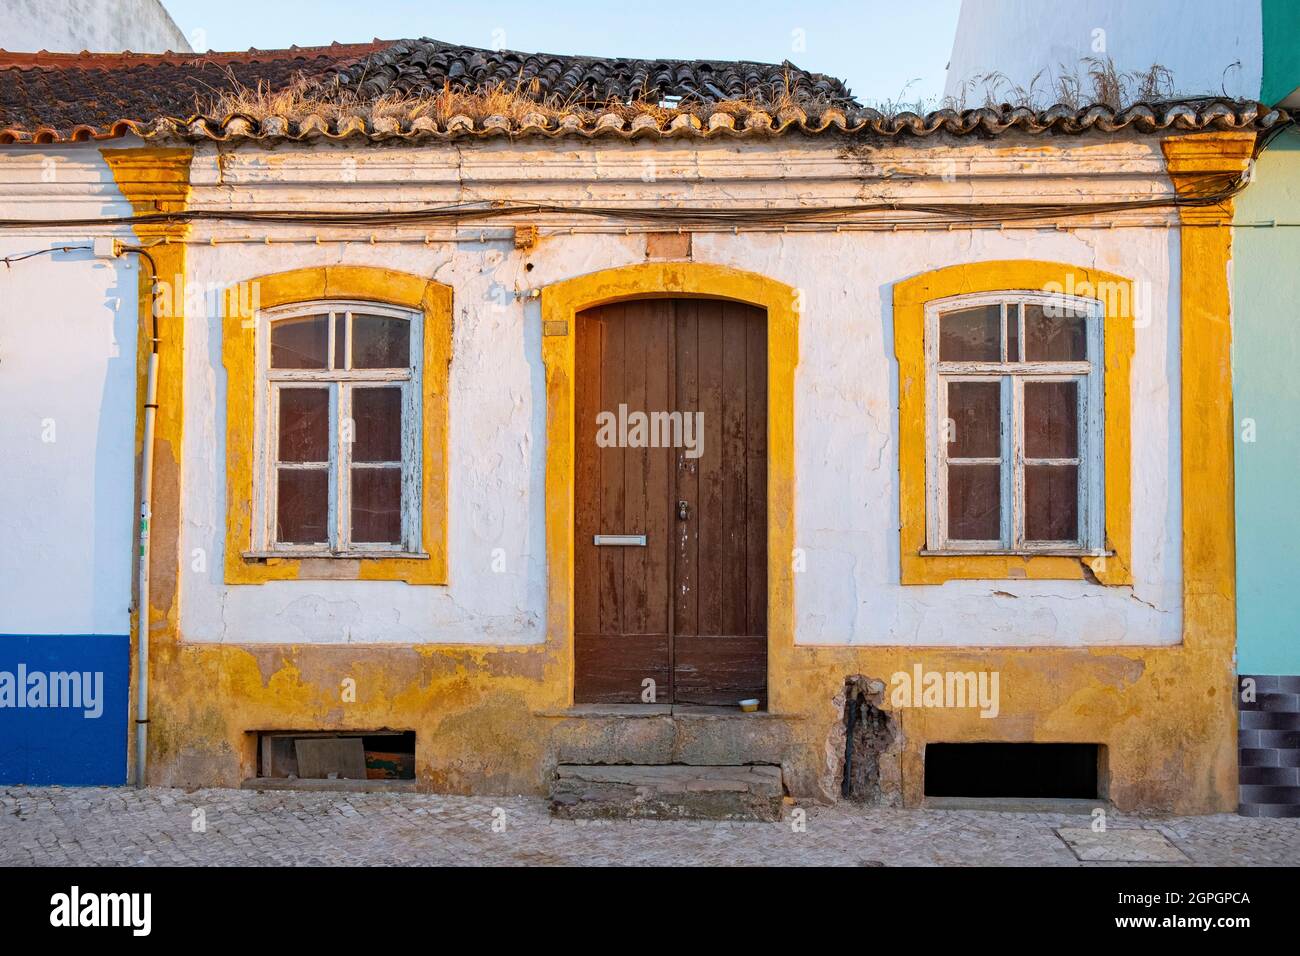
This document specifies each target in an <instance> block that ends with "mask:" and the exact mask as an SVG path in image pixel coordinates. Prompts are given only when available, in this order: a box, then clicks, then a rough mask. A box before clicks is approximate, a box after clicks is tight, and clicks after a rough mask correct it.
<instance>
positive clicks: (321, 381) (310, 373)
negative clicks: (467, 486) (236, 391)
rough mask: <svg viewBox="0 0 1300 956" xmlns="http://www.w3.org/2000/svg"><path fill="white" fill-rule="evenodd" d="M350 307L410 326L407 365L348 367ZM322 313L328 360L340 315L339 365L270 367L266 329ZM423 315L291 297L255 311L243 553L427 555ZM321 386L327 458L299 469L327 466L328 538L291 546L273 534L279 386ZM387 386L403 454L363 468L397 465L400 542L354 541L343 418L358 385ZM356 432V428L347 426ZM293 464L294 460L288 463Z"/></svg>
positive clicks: (347, 414)
mask: <svg viewBox="0 0 1300 956" xmlns="http://www.w3.org/2000/svg"><path fill="white" fill-rule="evenodd" d="M354 313H363V314H365V315H380V316H387V317H390V318H396V319H402V320H404V321H405V322H406V323H407V328H408V329H409V330H410V364H409V365H408V367H406V368H401V369H353V368H352V367H351V366H352V348H351V345H352V343H351V337H352V316H353V314H354ZM321 315H324V316H327V317H328V318H327V323H328V327H329V340H328V344H327V346H326V347H327V349H328V356H329V364H330V365H331V366H332V365H333V364H334V359H335V354H336V345H337V343H336V335H337V325H338V322H337V321H336V317H338V316H344V317H345V318H346V321H345V322H344V334H345V336H346V337H347V339H348V341H347V342H346V343H345V344H346V347H345V349H344V359H345V365H346V367H345V368H342V369H335V368H327V369H275V368H271V327H272V325H273V324H274V323H276V322H279V321H282V320H285V319H294V318H308V317H312V316H321ZM423 324H424V317H423V315H422V314H421V313H420V312H417V311H413V310H410V309H401V308H397V307H394V306H388V305H381V304H378V303H373V302H359V301H338V300H323V301H316V302H303V303H294V304H292V305H285V306H279V307H276V308H273V309H266V310H263V311H260V312H259V313H258V316H257V322H256V329H255V332H254V340H255V341H254V348H255V357H256V368H257V372H256V375H257V381H256V390H257V402H256V408H255V413H254V414H255V431H254V434H255V435H256V436H257V437H256V447H255V448H254V469H253V475H254V482H253V484H254V487H253V542H252V549H251V550H250V551H248V552H245V557H252V558H259V557H299V558H303V557H321V558H393V557H401V558H427V557H428V555H427V554H425V553H424V552H423V551H421V549H420V543H421V541H422V540H423V539H422V534H421V530H422V529H421V520H422V516H421V513H420V503H421V502H422V501H423V494H422V480H423V474H422V470H423V469H422V466H421V463H422V455H421V448H420V445H421V442H420V436H421V435H422V434H423V417H422V415H423V409H422V407H421V400H420V399H421V395H422V390H421V382H420V375H421V371H422V358H423V355H424V345H423V338H424V328H423ZM312 385H315V386H320V387H325V388H328V389H329V393H330V423H329V427H330V460H329V462H328V463H327V464H322V465H315V464H308V465H305V466H300V467H308V468H312V467H314V468H328V469H329V519H328V522H329V541H328V542H327V543H326V544H324V545H317V544H293V543H288V542H280V541H277V540H276V506H277V502H276V493H277V488H278V482H277V480H276V469H277V468H278V467H281V466H280V463H279V462H278V436H279V420H280V416H279V393H280V390H281V389H282V388H285V387H294V386H312ZM374 386H380V387H383V386H389V387H396V388H400V389H401V391H402V403H401V404H402V426H401V427H402V460H401V461H400V462H392V463H387V464H381V465H376V464H375V463H372V462H364V463H363V465H364V466H365V467H395V468H400V469H401V471H402V534H401V537H402V540H401V542H400V543H396V544H395V543H391V542H355V543H354V542H353V541H352V537H351V514H352V508H351V497H350V494H351V475H352V443H351V442H350V441H348V440H346V439H347V434H346V432H345V430H344V429H343V428H342V427H341V423H342V422H345V421H347V420H348V419H349V418H350V417H351V408H352V390H353V389H354V388H357V387H374ZM352 431H353V432H355V428H354V429H352ZM290 467H294V466H292V465H291V466H290Z"/></svg>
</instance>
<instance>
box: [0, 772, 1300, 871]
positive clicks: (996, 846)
mask: <svg viewBox="0 0 1300 956" xmlns="http://www.w3.org/2000/svg"><path fill="white" fill-rule="evenodd" d="M793 809H795V808H789V809H787V812H786V819H785V820H784V821H783V822H781V823H714V822H697V821H681V822H659V821H615V822H606V821H590V822H584V821H567V820H553V819H551V817H550V815H549V813H548V810H547V805H546V802H545V801H544V800H541V799H538V798H533V797H512V798H491V797H447V796H436V795H428V794H381V793H362V794H340V793H314V792H286V791H278V792H265V793H258V792H254V791H245V790H195V791H184V790H166V789H151V790H146V791H137V790H133V789H115V788H112V789H110V788H88V789H63V788H58V787H48V788H27V787H14V788H8V789H0V864H2V865H8V866H15V865H16V866H28V865H32V864H38V865H49V864H71V865H96V864H102V865H157V864H163V865H167V864H182V865H196V866H198V865H202V866H212V865H320V864H326V865H384V864H389V865H393V864H397V865H412V864H414V865H426V864H428V865H432V864H441V865H448V864H450V865H458V864H461V865H475V864H498V865H530V866H544V865H548V864H614V865H620V864H643V865H663V866H683V865H691V864H723V865H747V864H778V865H847V866H862V865H881V864H883V865H885V866H904V865H943V864H957V865H960V864H986V865H987V864H994V865H996V864H1007V865H1022V866H1072V865H1074V866H1080V865H1091V864H1081V863H1079V861H1078V860H1077V859H1076V857H1075V856H1074V854H1073V853H1072V852H1071V851H1070V849H1069V848H1068V847H1067V846H1066V845H1065V843H1064V842H1063V840H1062V839H1061V838H1060V837H1059V836H1058V835H1057V834H1056V832H1055V830H1056V828H1058V827H1087V826H1089V824H1090V823H1091V819H1090V817H1088V816H1086V815H1080V814H1077V813H1010V812H989V811H976V810H930V809H927V810H880V809H861V808H855V807H847V806H837V807H815V806H814V807H809V808H807V813H806V818H805V820H804V821H803V822H804V823H805V824H806V826H805V828H804V829H802V830H800V829H799V828H798V827H797V825H796V824H797V823H798V822H799V817H800V816H801V815H798V814H794V813H793V812H792V811H793ZM196 811H201V812H196ZM200 824H202V826H200ZM1125 827H1147V828H1153V829H1155V830H1158V831H1159V832H1160V833H1162V834H1163V835H1164V836H1165V837H1167V838H1168V839H1169V841H1170V842H1172V843H1173V845H1174V846H1176V847H1177V848H1178V849H1179V850H1181V851H1182V853H1183V854H1184V855H1185V856H1186V857H1187V860H1188V862H1189V863H1191V864H1226V865H1253V866H1261V865H1275V864H1289V865H1296V864H1300V820H1263V819H1246V818H1243V817H1238V816H1234V815H1227V814H1221V815H1218V816H1208V817H1137V816H1128V815H1121V814H1119V813H1117V812H1114V811H1112V812H1111V813H1110V814H1109V818H1108V832H1113V831H1114V830H1116V829H1119V828H1125Z"/></svg>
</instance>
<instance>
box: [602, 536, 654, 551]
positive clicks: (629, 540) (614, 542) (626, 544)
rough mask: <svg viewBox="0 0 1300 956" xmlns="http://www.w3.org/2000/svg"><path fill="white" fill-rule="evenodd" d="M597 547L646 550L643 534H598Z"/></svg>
mask: <svg viewBox="0 0 1300 956" xmlns="http://www.w3.org/2000/svg"><path fill="white" fill-rule="evenodd" d="M595 540H596V545H597V547H614V548H644V547H645V535H643V534H598V535H596V536H595Z"/></svg>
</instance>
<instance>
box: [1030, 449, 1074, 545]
mask: <svg viewBox="0 0 1300 956" xmlns="http://www.w3.org/2000/svg"><path fill="white" fill-rule="evenodd" d="M1025 538H1026V539H1027V540H1029V541H1077V540H1078V538H1079V466H1078V465H1026V466H1025Z"/></svg>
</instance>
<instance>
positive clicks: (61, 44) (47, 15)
mask: <svg viewBox="0 0 1300 956" xmlns="http://www.w3.org/2000/svg"><path fill="white" fill-rule="evenodd" d="M0 47H3V48H4V49H6V50H9V51H10V52H11V53H12V52H15V51H19V50H21V51H25V52H29V53H30V52H35V51H38V50H48V51H49V52H51V53H80V52H81V51H83V50H90V51H93V52H96V53H118V52H121V51H123V50H130V51H132V52H133V53H162V52H164V51H166V50H174V51H176V52H178V53H180V52H186V51H188V50H189V49H190V45H189V43H188V42H186V39H185V35H184V34H183V33H181V31H180V28H179V27H177V26H176V24H175V22H174V21H173V20H172V18H171V16H170V15H168V13H167V10H166V8H165V7H163V5H162V3H160V2H159V0H0Z"/></svg>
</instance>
